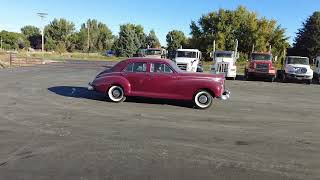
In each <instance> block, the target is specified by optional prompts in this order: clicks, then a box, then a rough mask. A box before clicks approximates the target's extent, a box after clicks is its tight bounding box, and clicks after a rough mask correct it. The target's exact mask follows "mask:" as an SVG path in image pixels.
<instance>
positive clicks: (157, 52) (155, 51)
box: [139, 47, 167, 59]
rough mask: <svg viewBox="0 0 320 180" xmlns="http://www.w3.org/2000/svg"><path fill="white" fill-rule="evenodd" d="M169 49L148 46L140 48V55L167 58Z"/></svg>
mask: <svg viewBox="0 0 320 180" xmlns="http://www.w3.org/2000/svg"><path fill="white" fill-rule="evenodd" d="M166 55H167V51H166V50H165V49H162V48H149V47H148V48H147V49H140V53H139V56H140V57H146V58H159V59H160V58H166Z"/></svg>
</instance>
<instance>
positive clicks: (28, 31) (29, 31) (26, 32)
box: [21, 25, 41, 37]
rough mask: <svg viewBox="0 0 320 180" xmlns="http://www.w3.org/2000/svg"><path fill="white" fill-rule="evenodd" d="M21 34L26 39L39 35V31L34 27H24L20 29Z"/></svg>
mask: <svg viewBox="0 0 320 180" xmlns="http://www.w3.org/2000/svg"><path fill="white" fill-rule="evenodd" d="M21 32H22V34H24V35H25V36H26V37H30V36H34V35H41V32H40V29H39V28H37V27H35V26H31V25H28V26H24V27H22V28H21Z"/></svg>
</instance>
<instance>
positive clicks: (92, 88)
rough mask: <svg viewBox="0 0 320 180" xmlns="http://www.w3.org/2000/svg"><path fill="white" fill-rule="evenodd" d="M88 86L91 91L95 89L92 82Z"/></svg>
mask: <svg viewBox="0 0 320 180" xmlns="http://www.w3.org/2000/svg"><path fill="white" fill-rule="evenodd" d="M87 88H88V90H89V91H93V90H94V87H93V85H92V83H91V82H89V83H88V87H87Z"/></svg>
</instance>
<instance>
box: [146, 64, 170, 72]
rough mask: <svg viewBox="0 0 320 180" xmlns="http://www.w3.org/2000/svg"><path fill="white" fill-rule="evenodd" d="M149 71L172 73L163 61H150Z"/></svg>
mask: <svg viewBox="0 0 320 180" xmlns="http://www.w3.org/2000/svg"><path fill="white" fill-rule="evenodd" d="M150 72H156V73H173V71H172V70H171V68H170V67H169V66H168V65H166V64H163V63H151V67H150Z"/></svg>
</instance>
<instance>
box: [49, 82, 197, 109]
mask: <svg viewBox="0 0 320 180" xmlns="http://www.w3.org/2000/svg"><path fill="white" fill-rule="evenodd" d="M48 90H49V91H50V92H53V93H55V94H57V95H60V96H65V97H73V98H83V99H90V100H96V101H106V100H107V98H106V95H105V94H103V93H98V92H95V91H89V90H88V89H87V88H85V87H77V86H54V87H50V88H48ZM126 102H129V103H144V104H162V105H172V106H179V107H187V108H193V104H192V103H191V102H189V101H179V100H170V99H154V98H143V97H129V98H127V100H126Z"/></svg>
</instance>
